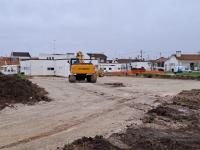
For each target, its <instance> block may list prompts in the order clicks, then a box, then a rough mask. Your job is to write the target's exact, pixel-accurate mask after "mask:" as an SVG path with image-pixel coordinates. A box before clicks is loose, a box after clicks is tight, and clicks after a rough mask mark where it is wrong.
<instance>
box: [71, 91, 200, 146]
mask: <svg viewBox="0 0 200 150" xmlns="http://www.w3.org/2000/svg"><path fill="white" fill-rule="evenodd" d="M199 108H200V90H190V91H183V92H181V93H179V94H178V95H177V96H175V97H173V98H172V99H171V100H170V102H168V103H164V104H162V105H160V106H158V107H156V108H154V109H152V110H150V111H149V112H147V114H146V117H144V118H143V119H142V120H143V125H142V127H137V128H136V127H135V126H134V125H133V126H131V127H128V129H127V130H126V132H125V133H122V134H113V135H111V136H110V138H109V139H107V140H108V141H112V142H111V143H109V142H107V141H106V139H103V138H102V137H101V140H100V141H99V140H97V139H96V138H94V139H93V138H86V139H85V140H84V139H81V140H77V141H79V142H77V141H75V142H74V143H72V147H71V149H74V150H82V149H86V150H89V149H103V148H106V149H108V150H109V149H118V150H120V149H124V148H122V147H120V146H119V145H120V144H123V145H126V147H128V148H125V149H131V150H132V149H133V150H134V149H139V150H166V149H167V150H172V149H177V150H185V149H191V150H197V149H200V109H199ZM110 139H112V140H110ZM113 139H114V140H115V141H116V142H118V143H120V144H116V142H113ZM102 141H103V142H102ZM74 146H75V147H74ZM82 146H83V147H82Z"/></svg>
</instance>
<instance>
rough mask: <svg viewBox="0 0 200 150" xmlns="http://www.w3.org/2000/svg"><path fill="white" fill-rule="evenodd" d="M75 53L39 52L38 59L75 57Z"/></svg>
mask: <svg viewBox="0 0 200 150" xmlns="http://www.w3.org/2000/svg"><path fill="white" fill-rule="evenodd" d="M75 57H76V56H75V53H66V54H44V53H41V54H39V59H46V60H57V59H71V58H75Z"/></svg>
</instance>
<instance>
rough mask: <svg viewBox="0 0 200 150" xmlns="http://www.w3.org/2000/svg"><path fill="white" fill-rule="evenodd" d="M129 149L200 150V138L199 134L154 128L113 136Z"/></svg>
mask: <svg viewBox="0 0 200 150" xmlns="http://www.w3.org/2000/svg"><path fill="white" fill-rule="evenodd" d="M112 137H115V138H117V139H118V140H120V141H122V142H123V143H124V144H126V145H128V146H129V147H130V148H128V149H139V150H166V149H179V150H183V149H198V148H199V146H200V136H199V135H198V134H190V133H187V134H183V133H182V132H180V131H176V130H170V131H169V130H161V129H153V128H137V129H136V128H129V129H127V131H126V133H124V134H113V135H112Z"/></svg>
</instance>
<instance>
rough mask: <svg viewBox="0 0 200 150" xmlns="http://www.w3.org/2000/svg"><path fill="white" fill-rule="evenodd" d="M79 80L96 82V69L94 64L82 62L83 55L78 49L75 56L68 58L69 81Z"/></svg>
mask: <svg viewBox="0 0 200 150" xmlns="http://www.w3.org/2000/svg"><path fill="white" fill-rule="evenodd" d="M81 80H87V82H91V83H96V81H97V71H96V67H95V65H94V64H92V63H91V62H90V63H85V62H84V55H83V53H82V52H81V51H79V52H78V53H77V54H76V58H73V59H71V60H70V75H69V82H71V83H73V82H76V81H81Z"/></svg>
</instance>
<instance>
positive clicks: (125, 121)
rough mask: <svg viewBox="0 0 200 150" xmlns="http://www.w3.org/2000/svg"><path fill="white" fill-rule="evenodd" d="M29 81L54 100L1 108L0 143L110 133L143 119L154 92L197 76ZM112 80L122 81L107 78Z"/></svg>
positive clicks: (52, 142)
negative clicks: (79, 81) (84, 80)
mask: <svg viewBox="0 0 200 150" xmlns="http://www.w3.org/2000/svg"><path fill="white" fill-rule="evenodd" d="M32 81H33V82H34V83H37V84H38V85H39V86H41V87H44V88H45V89H46V90H47V91H48V92H49V93H50V95H49V96H50V97H51V98H52V99H54V101H52V102H49V103H46V102H43V103H40V104H37V105H35V106H23V105H17V109H10V108H6V109H4V110H3V111H1V112H0V131H1V132H0V149H20V150H23V149H24V150H25V149H29V150H31V149H50V148H52V149H56V147H57V146H62V145H64V144H66V143H67V142H72V141H73V140H75V139H77V138H80V137H82V136H95V135H98V134H99V135H103V136H105V137H108V136H109V135H111V134H112V133H115V132H120V131H123V130H124V129H125V127H126V126H127V125H130V124H137V125H139V124H141V123H142V121H141V120H140V119H141V118H142V117H143V116H144V113H145V112H147V111H148V110H149V109H151V108H152V106H156V105H158V104H159V103H160V101H158V98H159V99H160V97H163V96H167V95H175V94H177V93H179V92H181V91H182V90H189V89H193V88H200V84H199V82H196V81H189V80H187V81H184V80H167V79H144V78H125V77H105V78H100V79H99V80H98V83H96V84H90V83H75V84H70V83H68V81H67V79H63V78H34V79H32ZM112 82H122V83H123V85H124V86H119V87H117V86H112V85H110V84H108V83H112ZM105 83H106V84H105ZM117 85H118V84H117ZM119 85H120V84H119ZM133 116H134V117H133Z"/></svg>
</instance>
